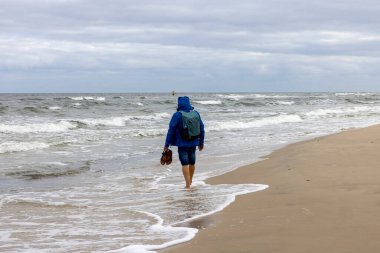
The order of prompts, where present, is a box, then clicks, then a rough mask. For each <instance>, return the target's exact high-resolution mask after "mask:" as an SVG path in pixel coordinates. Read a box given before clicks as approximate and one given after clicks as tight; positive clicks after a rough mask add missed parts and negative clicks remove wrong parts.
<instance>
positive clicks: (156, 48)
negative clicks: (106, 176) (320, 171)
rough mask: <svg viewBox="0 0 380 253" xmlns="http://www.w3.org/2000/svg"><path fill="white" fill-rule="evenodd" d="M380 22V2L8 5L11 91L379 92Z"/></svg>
mask: <svg viewBox="0 0 380 253" xmlns="http://www.w3.org/2000/svg"><path fill="white" fill-rule="evenodd" d="M379 11H380V5H379V4H377V2H375V1H369V0H367V1H361V2H360V3H359V2H357V1H351V0H345V1H333V2H332V1H326V0H321V1H315V2H305V1H300V0H292V1H275V0H267V1H248V0H242V1H238V2H237V1H226V0H219V1H215V0H203V1H200V0H192V1H174V0H171V1H168V0H167V1H146V0H140V1H131V0H125V1H122V0H113V1H108V2H107V1H100V0H91V1H90V0H33V1H32V0H12V1H11V0H2V1H0V59H1V61H0V91H16V90H17V91H19V90H20V89H21V90H22V89H25V90H24V91H33V90H40V89H41V87H45V89H47V90H52V91H54V90H55V89H56V90H57V91H61V90H62V91H70V90H72V91H79V90H80V91H101V90H102V89H104V91H119V90H120V91H139V90H141V91H149V90H154V91H161V90H162V91H164V90H171V89H175V88H178V87H177V85H180V84H181V85H182V87H180V89H184V90H193V91H197V90H202V91H210V90H224V91H227V90H241V91H249V90H260V91H266V90H268V91H271V90H281V91H286V90H292V91H293V90H300V91H302V90H306V91H308V90H363V89H364V90H365V89H368V90H380V89H379V88H378V87H379V86H378V83H377V82H378V80H379V74H378V73H377V72H378V71H377V69H379V67H380V58H379V56H380V55H379V53H380V43H379V42H380V31H379V27H378V25H377V23H376V19H377V16H378V13H379ZM105 83H107V85H104V84H105ZM33 87H35V88H33ZM36 87H38V89H37V88H36Z"/></svg>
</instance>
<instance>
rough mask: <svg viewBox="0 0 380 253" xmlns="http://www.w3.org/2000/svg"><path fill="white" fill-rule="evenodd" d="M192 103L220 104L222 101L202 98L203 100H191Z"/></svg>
mask: <svg viewBox="0 0 380 253" xmlns="http://www.w3.org/2000/svg"><path fill="white" fill-rule="evenodd" d="M193 103H196V104H201V105H221V104H222V101H221V100H204V101H200V100H195V101H193Z"/></svg>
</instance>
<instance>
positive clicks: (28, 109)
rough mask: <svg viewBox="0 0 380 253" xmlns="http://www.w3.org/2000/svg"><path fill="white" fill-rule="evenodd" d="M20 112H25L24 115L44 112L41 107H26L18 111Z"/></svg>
mask: <svg viewBox="0 0 380 253" xmlns="http://www.w3.org/2000/svg"><path fill="white" fill-rule="evenodd" d="M19 111H20V112H26V113H30V112H33V113H44V110H43V109H42V108H41V107H34V106H26V107H24V108H22V109H19Z"/></svg>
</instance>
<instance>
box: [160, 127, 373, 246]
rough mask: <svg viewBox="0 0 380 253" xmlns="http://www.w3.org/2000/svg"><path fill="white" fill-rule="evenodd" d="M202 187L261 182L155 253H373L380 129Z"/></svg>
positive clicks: (305, 148) (291, 149) (300, 148)
mask: <svg viewBox="0 0 380 253" xmlns="http://www.w3.org/2000/svg"><path fill="white" fill-rule="evenodd" d="M267 158H268V159H266V160H263V161H261V162H258V163H255V164H252V165H249V166H245V167H242V168H240V169H238V170H235V171H233V172H230V173H227V174H224V175H222V176H219V177H216V178H212V179H210V180H208V183H211V184H222V183H223V184H225V183H227V184H228V183H230V184H239V183H261V184H268V185H269V186H270V188H268V189H267V190H264V191H261V192H256V193H252V194H247V195H243V196H240V197H238V198H237V199H236V201H235V202H234V203H233V204H232V205H230V206H228V207H227V208H226V209H224V210H223V211H222V212H220V213H217V214H215V215H212V216H209V217H206V218H203V219H200V220H197V221H194V222H191V223H190V224H186V225H187V226H193V227H204V226H206V228H205V229H201V230H200V231H199V233H198V234H197V236H196V237H195V238H194V239H193V240H191V241H190V242H187V243H183V244H180V245H177V246H174V247H172V248H169V249H165V250H163V251H160V252H162V253H173V252H181V253H194V252H195V253H203V252H204V253H213V252H218V253H224V252H226V253H248V252H252V253H264V252H265V253H277V252H281V253H287V252H289V253H301V252H302V253H314V252H315V253H321V252H323V253H334V252H336V253H349V252H352V253H378V252H380V126H373V127H369V128H365V129H355V130H350V131H346V132H342V133H339V134H335V135H330V136H326V137H321V138H316V139H313V140H311V141H306V142H300V143H296V144H291V145H289V146H287V147H285V148H283V149H280V150H278V151H275V152H273V154H271V155H270V156H268V157H267Z"/></svg>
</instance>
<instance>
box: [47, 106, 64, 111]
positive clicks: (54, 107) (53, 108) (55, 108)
mask: <svg viewBox="0 0 380 253" xmlns="http://www.w3.org/2000/svg"><path fill="white" fill-rule="evenodd" d="M61 109H62V107H59V106H50V107H49V110H53V111H54V110H61Z"/></svg>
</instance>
